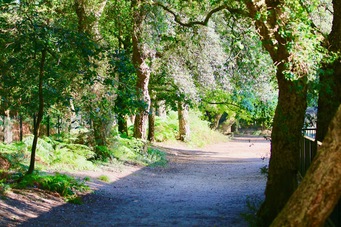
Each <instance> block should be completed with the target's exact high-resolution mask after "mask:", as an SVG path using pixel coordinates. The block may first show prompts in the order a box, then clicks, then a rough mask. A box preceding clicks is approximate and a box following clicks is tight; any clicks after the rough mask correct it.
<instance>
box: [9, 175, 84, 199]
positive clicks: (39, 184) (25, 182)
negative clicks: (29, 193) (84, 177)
mask: <svg viewBox="0 0 341 227" xmlns="http://www.w3.org/2000/svg"><path fill="white" fill-rule="evenodd" d="M15 187H17V188H27V187H34V188H40V189H43V190H48V191H51V192H57V193H59V194H60V195H61V196H63V197H66V198H72V197H73V196H75V193H76V192H77V191H80V192H83V191H86V190H89V187H88V186H86V185H85V184H84V182H81V181H79V180H76V179H75V178H73V177H70V176H68V175H65V174H59V173H56V174H55V175H53V176H51V175H40V174H36V173H35V174H28V175H25V176H24V177H23V178H21V179H19V182H18V183H17V184H16V185H15Z"/></svg>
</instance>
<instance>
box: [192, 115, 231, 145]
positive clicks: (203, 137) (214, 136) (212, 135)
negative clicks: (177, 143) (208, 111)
mask: <svg viewBox="0 0 341 227" xmlns="http://www.w3.org/2000/svg"><path fill="white" fill-rule="evenodd" d="M189 119H190V128H191V139H190V141H188V145H189V146H192V147H203V146H205V145H208V144H214V143H218V142H223V141H226V140H227V137H226V136H224V135H223V134H221V133H220V132H218V131H214V130H212V129H211V128H210V127H209V125H210V122H208V121H203V120H202V114H201V113H200V112H199V111H190V112H189Z"/></svg>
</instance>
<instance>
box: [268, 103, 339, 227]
mask: <svg viewBox="0 0 341 227" xmlns="http://www.w3.org/2000/svg"><path fill="white" fill-rule="evenodd" d="M340 196H341V106H339V108H338V110H337V112H336V115H335V117H334V118H333V120H332V121H331V123H330V125H329V130H328V133H327V135H326V137H325V139H324V140H323V143H322V146H321V148H320V149H319V151H318V153H317V156H316V157H315V159H314V161H313V163H312V164H311V166H310V168H309V169H308V172H307V173H306V175H305V177H304V179H303V181H302V182H301V184H300V185H299V187H298V189H297V190H296V191H295V193H294V194H293V195H292V196H291V197H290V200H289V201H288V203H287V204H286V205H285V207H284V209H283V210H282V212H281V213H280V214H279V215H278V216H277V218H276V219H275V220H274V222H273V223H272V225H271V226H292V227H294V226H302V227H304V226H307V227H308V226H323V225H324V223H325V221H326V219H327V218H328V216H329V215H330V213H331V212H332V211H333V208H334V207H335V205H336V204H337V202H338V201H339V199H340Z"/></svg>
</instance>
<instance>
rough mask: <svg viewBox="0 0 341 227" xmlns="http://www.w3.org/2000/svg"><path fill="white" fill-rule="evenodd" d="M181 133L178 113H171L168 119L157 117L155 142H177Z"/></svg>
mask: <svg viewBox="0 0 341 227" xmlns="http://www.w3.org/2000/svg"><path fill="white" fill-rule="evenodd" d="M178 131H179V122H178V115H177V112H175V111H172V112H170V113H169V114H168V115H167V117H166V118H160V117H155V141H156V142H164V141H167V140H168V141H169V140H176V136H177V134H178Z"/></svg>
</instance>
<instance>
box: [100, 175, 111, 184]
mask: <svg viewBox="0 0 341 227" xmlns="http://www.w3.org/2000/svg"><path fill="white" fill-rule="evenodd" d="M98 180H100V181H103V182H110V178H109V177H108V176H105V175H101V176H99V177H98Z"/></svg>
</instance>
